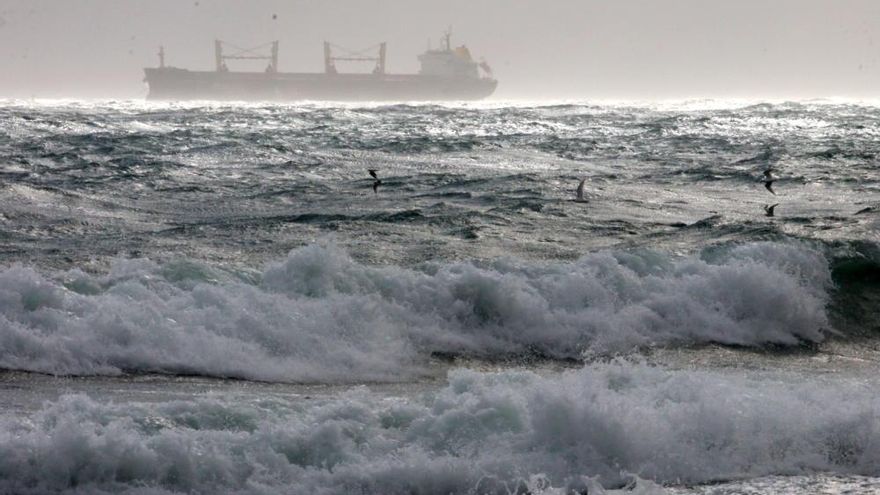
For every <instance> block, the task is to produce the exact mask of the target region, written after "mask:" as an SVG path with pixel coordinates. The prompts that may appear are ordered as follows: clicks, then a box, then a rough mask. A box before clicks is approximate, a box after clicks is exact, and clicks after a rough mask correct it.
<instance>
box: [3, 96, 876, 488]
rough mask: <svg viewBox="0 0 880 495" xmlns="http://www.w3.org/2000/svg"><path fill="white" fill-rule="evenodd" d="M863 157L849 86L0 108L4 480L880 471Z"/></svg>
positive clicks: (262, 480)
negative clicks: (631, 95) (744, 97)
mask: <svg viewBox="0 0 880 495" xmlns="http://www.w3.org/2000/svg"><path fill="white" fill-rule="evenodd" d="M878 160H880V106H877V105H874V104H869V103H858V102H844V101H821V100H817V101H803V102H774V103H767V102H743V101H716V100H700V101H685V102H676V103H664V104H659V103H653V104H648V103H625V102H616V103H610V102H561V103H555V104H548V103H536V102H515V103H505V102H481V103H467V104H465V103H461V104H444V105H433V104H388V105H385V104H383V105H380V104H363V105H358V104H327V103H302V104H290V105H277V104H271V105H270V104H265V105H264V104H235V103H231V104H216V103H187V104H178V103H174V104H172V103H145V102H133V101H97V102H90V101H73V100H71V101H48V100H40V101H25V100H5V101H0V369H2V371H0V392H2V395H0V397H2V398H3V400H2V401H0V493H16V494H44V493H81V494H85V493H88V494H91V493H129V494H171V493H174V494H178V493H200V494H201V493H205V494H209V493H240V494H276V493H277V494H289V493H303V494H306V493H307V494H324V493H326V494H335V493H345V494H353V493H364V494H367V493H370V494H373V493H375V494H396V493H400V494H412V493H418V494H448V493H474V494H477V493H479V494H482V493H491V494H509V493H535V494H538V493H548V494H550V493H590V494H591V495H592V494H597V493H599V494H601V493H608V494H646V495H656V494H663V493H666V494H715V495H721V494H734V493H736V494H740V493H755V494H757V493H798V494H801V493H802V494H813V493H852V494H871V493H876V492H877V491H880V395H878V392H877V390H878V378H877V377H878V376H880V374H878V373H880V340H878V339H880V166H878V163H880V162H878ZM768 168H770V169H772V170H773V176H774V177H775V178H776V180H775V181H774V183H773V185H772V189H773V191H774V192H775V194H772V193H771V192H770V191H768V190H767V189H766V188H765V187H764V184H763V182H762V177H763V175H762V173H763V172H764V171H765V170H766V169H768ZM368 169H375V170H376V171H377V175H378V177H379V178H380V179H381V185H379V186H378V188H377V190H376V192H374V189H373V185H374V179H373V178H372V177H370V175H369V174H368V172H367V171H368ZM584 179H585V183H584V190H585V198H584V199H585V201H576V200H575V199H576V196H575V190H576V188H577V186H578V184H579V182H580V181H581V180H584ZM773 204H777V206H776V207H775V210H774V212H775V214H774V215H773V216H767V214H766V213H765V211H766V210H765V207H768V206H770V205H773Z"/></svg>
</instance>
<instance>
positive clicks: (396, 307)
mask: <svg viewBox="0 0 880 495" xmlns="http://www.w3.org/2000/svg"><path fill="white" fill-rule="evenodd" d="M830 286H831V278H830V273H829V270H828V265H827V262H826V261H825V259H824V258H823V257H822V255H821V254H819V253H818V252H816V251H813V250H811V249H809V248H807V247H805V246H802V245H798V244H774V243H758V244H750V245H744V246H740V247H733V248H727V249H723V250H715V251H711V252H710V251H707V252H704V253H702V255H701V256H690V257H673V256H670V255H667V254H663V253H656V252H600V253H593V254H588V255H586V256H584V257H582V258H581V259H579V260H577V261H574V262H525V261H517V260H498V261H495V262H491V263H434V264H427V265H423V266H420V267H416V268H402V267H395V266H366V265H362V264H359V263H356V262H355V261H353V260H352V259H351V258H350V257H349V256H348V255H347V254H346V253H345V252H343V251H342V250H340V249H339V248H337V247H335V246H332V245H331V246H322V245H312V246H308V247H305V248H301V249H297V250H294V251H292V252H291V253H290V255H289V256H288V257H287V258H286V259H284V260H282V261H280V262H277V263H273V264H271V265H269V266H268V267H267V268H266V269H265V271H264V273H263V274H262V276H255V277H249V276H244V275H235V274H230V273H228V272H224V271H222V270H219V269H216V268H212V267H207V266H204V265H201V264H199V263H196V262H192V261H184V262H175V263H169V264H165V265H161V266H160V265H157V264H155V263H153V262H150V261H148V260H117V261H116V262H115V263H114V264H113V266H112V267H111V269H110V271H109V272H108V273H107V274H106V275H98V276H96V275H89V274H86V273H84V272H82V271H79V270H73V271H70V272H66V273H55V274H48V275H45V274H40V273H38V272H36V271H35V270H34V269H32V268H29V267H24V266H13V267H11V268H7V269H5V270H3V271H2V272H0V350H2V351H0V366H2V367H4V368H12V369H22V370H29V371H39V372H46V373H55V374H108V373H109V374H114V373H120V372H125V371H136V372H164V373H180V374H200V375H211V376H224V377H242V378H249V379H259V380H270V381H303V382H345V381H356V382H363V381H365V380H366V381H370V380H399V379H410V378H412V377H414V376H416V375H419V374H421V373H424V372H425V368H424V365H425V363H426V356H428V355H430V354H431V353H437V352H439V353H453V354H456V353H457V354H466V355H471V356H476V357H483V358H498V357H510V356H522V355H530V356H533V355H540V356H546V357H552V358H574V359H578V358H580V357H582V355H583V353H585V352H599V353H607V352H627V351H630V350H632V349H633V348H636V347H639V346H646V345H671V344H692V343H705V342H720V343H725V344H736V345H747V346H756V345H763V344H768V343H772V344H783V345H794V344H798V343H800V342H804V341H810V342H816V341H820V340H822V339H823V338H824V332H825V331H826V330H827V328H828V321H827V316H826V311H825V305H826V303H827V290H828V289H829V287H830Z"/></svg>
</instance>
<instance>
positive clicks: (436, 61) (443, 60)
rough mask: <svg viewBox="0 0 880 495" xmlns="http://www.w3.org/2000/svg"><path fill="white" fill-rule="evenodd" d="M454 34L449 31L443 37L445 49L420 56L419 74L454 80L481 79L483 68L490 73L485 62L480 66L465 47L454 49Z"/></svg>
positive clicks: (429, 51)
mask: <svg viewBox="0 0 880 495" xmlns="http://www.w3.org/2000/svg"><path fill="white" fill-rule="evenodd" d="M451 37H452V33H451V32H450V31H447V32H446V33H445V34H444V35H443V48H441V49H439V50H430V49H429V50H428V51H426V52H425V53H423V54H421V55H419V62H420V63H421V65H422V67H421V69H420V70H419V74H421V75H423V76H438V77H448V78H454V79H479V78H480V71H479V68H480V67H482V68H483V69H484V70H486V72H487V73H488V72H489V68H488V65H486V63H485V62H483V63H480V64H478V63H477V62H475V61H474V59H473V57H471V52H470V50H468V48H467V47H466V46H464V45H461V46H459V47H456V48H452V44H451V41H450V38H451Z"/></svg>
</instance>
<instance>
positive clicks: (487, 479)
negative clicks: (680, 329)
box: [0, 361, 880, 495]
mask: <svg viewBox="0 0 880 495" xmlns="http://www.w3.org/2000/svg"><path fill="white" fill-rule="evenodd" d="M448 380H449V383H448V385H446V386H444V387H443V388H441V389H439V390H437V391H434V392H428V393H425V394H421V395H419V396H415V397H410V398H396V397H387V396H384V395H382V394H375V393H372V392H370V391H369V390H367V389H365V388H362V387H361V388H354V389H352V390H350V391H348V392H344V393H340V394H337V395H334V396H327V397H312V398H303V397H301V396H295V397H291V396H290V395H281V396H272V395H265V394H264V395H260V396H258V397H255V396H249V395H247V394H246V393H242V392H239V393H232V394H208V395H204V396H200V397H196V398H193V399H187V400H174V401H165V402H152V401H151V402H148V403H112V402H110V403H108V402H104V401H99V400H95V399H92V398H89V397H87V396H85V395H67V396H62V397H61V398H60V399H59V400H57V401H55V402H47V403H45V404H44V405H43V407H42V408H41V409H40V410H39V411H37V412H36V413H35V414H33V415H31V416H30V417H29V418H22V417H13V416H6V417H4V418H3V421H0V439H2V441H0V490H2V491H3V492H6V493H12V492H14V493H41V494H42V493H58V492H65V491H71V492H77V491H78V492H88V493H94V492H95V491H98V490H106V491H113V492H123V491H126V490H138V489H140V490H154V491H148V493H218V492H222V493H242V494H245V493H261V494H272V493H314V494H330V493H385V494H397V493H400V494H403V493H424V494H434V493H436V494H441V493H443V494H446V493H481V494H508V493H536V494H538V493H571V492H573V491H577V492H585V491H589V493H591V494H595V493H599V494H601V493H605V490H606V489H608V490H609V492H610V489H612V488H620V487H622V486H623V485H625V484H628V483H631V482H632V480H633V477H632V475H629V474H627V473H637V474H638V476H639V477H640V478H643V479H648V480H652V481H651V482H649V481H637V482H636V486H635V489H633V490H632V491H630V490H621V491H620V492H617V491H616V490H615V491H613V493H628V494H632V495H635V494H644V495H648V494H660V493H663V491H662V489H661V488H660V487H659V486H657V485H655V484H654V483H664V484H666V483H669V484H675V485H680V484H686V485H689V484H695V483H710V482H715V481H724V480H730V479H740V478H752V477H757V476H766V475H805V474H811V473H837V474H847V475H868V476H878V475H880V469H878V465H880V464H878V460H880V426H878V422H877V421H876V411H877V408H878V407H880V403H878V400H877V398H876V394H875V393H874V391H873V389H872V388H871V385H870V384H869V383H867V382H865V381H863V380H860V379H856V378H852V379H846V378H842V377H836V378H835V379H833V380H822V379H813V380H804V379H803V377H802V376H800V375H797V374H794V373H791V374H786V373H780V374H774V375H769V376H751V377H746V376H744V375H737V374H733V373H730V372H721V371H715V372H712V371H694V370H690V369H689V370H681V371H674V370H668V369H664V368H657V367H652V366H648V365H644V364H639V363H628V362H623V361H616V362H612V363H606V364H592V365H589V366H586V367H584V368H583V369H580V370H577V371H570V372H566V373H563V374H561V375H555V376H553V377H541V376H539V375H537V374H535V373H531V372H515V371H506V372H500V373H477V372H473V371H466V370H457V371H453V372H451V373H450V375H449V377H448ZM132 493H143V492H136V491H133V492H132Z"/></svg>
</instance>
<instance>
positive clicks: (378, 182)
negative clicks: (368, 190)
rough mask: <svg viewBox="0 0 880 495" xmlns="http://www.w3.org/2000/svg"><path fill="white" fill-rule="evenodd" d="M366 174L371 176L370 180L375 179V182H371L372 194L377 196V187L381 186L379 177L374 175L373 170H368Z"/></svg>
mask: <svg viewBox="0 0 880 495" xmlns="http://www.w3.org/2000/svg"><path fill="white" fill-rule="evenodd" d="M367 172H369V173H370V176H371V177H372V178H374V179H376V180H375V181H373V193H375V194H379V186H381V185H382V181H381V180H379V176H378V175H376V170H374V169H368V170H367Z"/></svg>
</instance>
